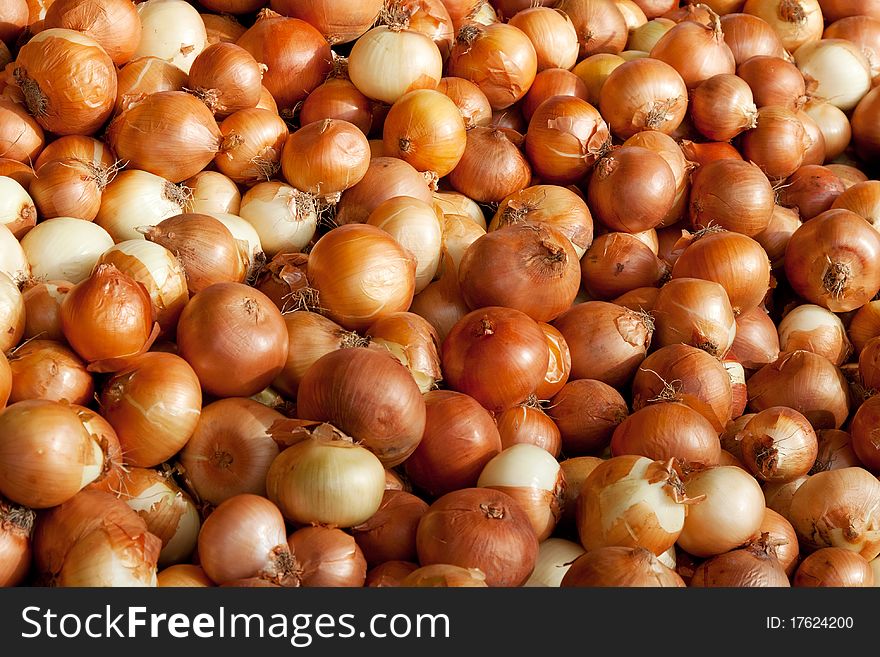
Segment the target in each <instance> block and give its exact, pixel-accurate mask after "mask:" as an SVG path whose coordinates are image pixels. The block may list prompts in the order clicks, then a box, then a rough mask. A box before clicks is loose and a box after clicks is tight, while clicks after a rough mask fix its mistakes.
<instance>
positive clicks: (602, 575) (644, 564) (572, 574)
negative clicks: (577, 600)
mask: <svg viewBox="0 0 880 657" xmlns="http://www.w3.org/2000/svg"><path fill="white" fill-rule="evenodd" d="M560 586H561V587H563V588H568V587H615V588H620V587H674V588H675V587H681V588H683V587H684V586H685V583H684V580H683V579H682V578H681V576H679V575H678V574H677V573H676V572H675V571H674V570H672V569H670V568H668V567H667V566H665V565H663V563H661V562H660V560H659V559H658V558H657V557H656V556H655V555H654V554H652V553H651V552H650V551H649V550H646V549H645V548H641V547H621V546H608V547H600V548H597V549H595V550H591V551H589V552H587V553H586V554H584V555H583V556H580V557H578V558H577V559H576V560H575V561H574V563H572V564H571V566H570V567H569V569H568V571H567V572H566V573H565V576H564V577H563V578H562V582H561V583H560Z"/></svg>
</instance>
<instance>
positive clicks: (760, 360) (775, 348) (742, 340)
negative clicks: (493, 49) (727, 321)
mask: <svg viewBox="0 0 880 657" xmlns="http://www.w3.org/2000/svg"><path fill="white" fill-rule="evenodd" d="M727 357H728V358H733V359H734V360H736V361H738V362H739V363H740V364H741V365H742V366H743V368H745V369H746V371H747V372H749V373H751V372H752V371H754V370H758V369H760V368H762V367H764V366H765V365H768V364H769V363H772V362H774V361H776V359H777V358H779V334H778V333H777V331H776V325H775V324H774V323H773V320H772V319H770V316H769V315H768V314H767V312H766V311H765V310H764V309H763V308H755V309H754V310H750V311H749V312H746V313H743V314H741V315H740V316H739V317H737V318H736V337H735V338H734V340H733V345H732V346H731V347H730V351H729V352H727Z"/></svg>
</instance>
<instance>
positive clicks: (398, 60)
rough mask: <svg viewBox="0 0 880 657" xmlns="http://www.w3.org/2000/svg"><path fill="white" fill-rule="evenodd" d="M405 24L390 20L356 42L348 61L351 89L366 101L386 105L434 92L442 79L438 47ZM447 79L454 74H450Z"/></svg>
mask: <svg viewBox="0 0 880 657" xmlns="http://www.w3.org/2000/svg"><path fill="white" fill-rule="evenodd" d="M404 24H405V22H404V23H403V24H397V23H396V22H395V21H394V20H392V24H391V25H379V26H376V27H374V28H372V29H370V30H369V31H368V32H367V33H366V34H364V35H363V36H361V37H360V38H359V39H358V40H357V41H356V42H355V44H354V46H353V47H352V49H351V53H350V54H349V58H348V74H349V76H350V78H351V81H352V83H354V86H355V87H357V88H358V90H359V91H360V92H361V93H362V94H364V95H365V96H367V97H368V98H372V99H373V100H378V101H381V102H383V103H388V104H389V105H391V104H393V103H394V102H395V101H397V99H398V98H400V97H401V96H403V95H404V94H405V93H407V92H409V91H414V90H416V89H435V88H436V87H437V84H438V83H439V82H440V78H442V77H443V58H442V55H441V54H440V50H439V48H438V47H437V44H435V43H434V41H432V40H431V37H429V36H427V35H426V34H423V33H422V32H418V31H415V30H413V29H407V28H405V27H404V26H403V25H404ZM380 71H381V73H380ZM449 75H455V74H454V73H452V72H451V71H450V72H449ZM460 77H463V76H460Z"/></svg>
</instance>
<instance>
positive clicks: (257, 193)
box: [239, 182, 318, 258]
mask: <svg viewBox="0 0 880 657" xmlns="http://www.w3.org/2000/svg"><path fill="white" fill-rule="evenodd" d="M239 215H240V216H241V218H242V219H244V220H246V221H248V222H249V223H250V224H251V225H252V226H253V227H254V229H255V230H256V231H257V234H258V235H259V236H260V242H261V243H262V245H263V250H264V251H265V252H266V255H267V256H268V257H269V258H272V257H274V256H275V255H277V254H278V253H299V252H300V251H302V250H303V248H304V247H305V246H306V244H308V243H309V242H310V241H311V239H312V237H314V236H315V230H316V229H317V226H318V213H317V210H316V208H315V201H314V199H313V198H312V197H311V196H309V195H308V194H305V193H304V192H301V191H299V190H298V189H295V188H293V187H291V186H290V185H285V184H284V183H280V182H264V183H259V184H257V185H254V186H253V187H251V188H250V189H249V190H248V191H247V192H245V195H244V196H243V197H242V199H241V209H240V210H239Z"/></svg>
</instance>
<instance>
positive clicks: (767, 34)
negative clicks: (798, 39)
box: [715, 0, 785, 66]
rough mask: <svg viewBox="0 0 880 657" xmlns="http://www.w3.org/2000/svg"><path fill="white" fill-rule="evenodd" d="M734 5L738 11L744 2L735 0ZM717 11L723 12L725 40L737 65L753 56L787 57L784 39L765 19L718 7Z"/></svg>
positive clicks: (722, 27) (722, 23) (722, 22)
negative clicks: (730, 11) (783, 43)
mask: <svg viewBox="0 0 880 657" xmlns="http://www.w3.org/2000/svg"><path fill="white" fill-rule="evenodd" d="M734 5H736V6H735V7H734V9H733V11H737V9H739V8H740V7H741V6H742V3H741V2H739V0H735V2H734ZM715 11H717V12H718V13H719V14H722V16H721V29H722V30H723V31H724V41H725V43H727V45H728V47H729V48H730V51H731V52H732V53H733V59H734V61H735V62H736V65H737V66H739V65H740V64H742V63H743V62H746V61H748V60H749V59H751V58H752V57H758V56H770V57H785V48H784V47H783V45H782V40H781V39H780V38H779V36H778V35H777V34H776V32H775V30H774V29H773V28H772V27H771V26H770V24H769V23H767V21H765V20H764V19H762V18H759V17H758V16H752V15H751V14H738V13H728V12H727V11H720V10H719V9H718V8H716V9H715Z"/></svg>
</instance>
